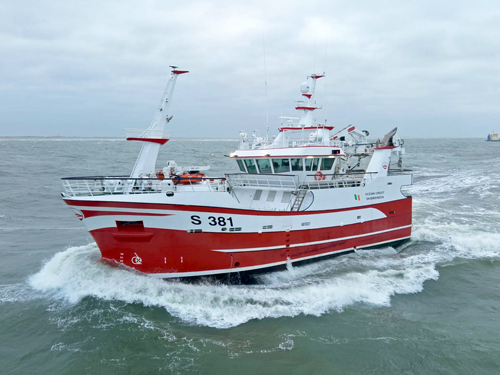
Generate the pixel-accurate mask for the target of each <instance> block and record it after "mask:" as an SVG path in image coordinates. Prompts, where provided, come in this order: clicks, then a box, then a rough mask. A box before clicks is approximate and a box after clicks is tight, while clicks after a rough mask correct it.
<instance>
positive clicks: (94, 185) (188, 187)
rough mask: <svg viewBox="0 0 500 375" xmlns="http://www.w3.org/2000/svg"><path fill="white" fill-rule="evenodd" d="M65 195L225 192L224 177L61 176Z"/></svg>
mask: <svg viewBox="0 0 500 375" xmlns="http://www.w3.org/2000/svg"><path fill="white" fill-rule="evenodd" d="M61 180H62V183H63V187H64V195H65V196H71V197H76V196H97V195H123V194H151V193H161V192H166V191H167V192H168V191H175V192H179V191H182V192H189V191H198V190H205V191H209V192H225V191H226V182H225V178H222V177H216V178H210V177H202V178H197V177H180V176H176V177H173V178H158V177H142V178H130V177H128V176H113V177H111V176H86V177H63V178H61Z"/></svg>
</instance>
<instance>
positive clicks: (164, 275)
mask: <svg viewBox="0 0 500 375" xmlns="http://www.w3.org/2000/svg"><path fill="white" fill-rule="evenodd" d="M410 237H411V236H407V237H400V238H394V239H391V240H388V241H382V242H374V243H372V244H369V245H364V246H359V247H357V248H361V247H363V248H365V247H371V246H377V245H383V244H385V243H389V242H396V241H401V240H406V239H409V238H410ZM355 250H356V249H355V248H353V247H349V248H347V249H343V250H335V251H330V252H328V253H322V254H317V255H311V256H307V257H303V258H296V259H293V260H291V262H292V263H295V262H300V261H303V260H308V259H314V258H319V257H325V256H328V255H332V254H343V253H346V252H351V251H355ZM287 263H288V261H286V260H285V261H281V262H275V263H266V264H259V265H258V266H250V267H238V268H226V269H219V270H208V271H197V272H196V271H195V272H175V273H150V274H147V275H148V276H152V277H156V278H159V279H168V278H176V277H193V276H210V275H220V274H223V273H237V272H245V271H253V270H258V269H262V268H268V267H275V266H281V265H284V264H287Z"/></svg>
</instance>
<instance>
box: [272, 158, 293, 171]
mask: <svg viewBox="0 0 500 375" xmlns="http://www.w3.org/2000/svg"><path fill="white" fill-rule="evenodd" d="M273 168H274V173H284V172H290V159H273Z"/></svg>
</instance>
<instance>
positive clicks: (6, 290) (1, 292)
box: [0, 283, 39, 303]
mask: <svg viewBox="0 0 500 375" xmlns="http://www.w3.org/2000/svg"><path fill="white" fill-rule="evenodd" d="M37 298H39V296H38V294H36V293H34V291H33V289H31V288H30V287H29V285H26V284H24V283H16V284H3V285H0V303H12V302H27V301H31V300H34V299H37Z"/></svg>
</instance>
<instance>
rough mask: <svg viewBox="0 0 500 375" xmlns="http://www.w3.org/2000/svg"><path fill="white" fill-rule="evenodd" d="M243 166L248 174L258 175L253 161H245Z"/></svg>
mask: <svg viewBox="0 0 500 375" xmlns="http://www.w3.org/2000/svg"><path fill="white" fill-rule="evenodd" d="M245 165H246V167H247V171H248V173H253V174H255V173H259V172H257V167H256V166H255V162H254V160H253V159H245Z"/></svg>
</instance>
